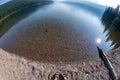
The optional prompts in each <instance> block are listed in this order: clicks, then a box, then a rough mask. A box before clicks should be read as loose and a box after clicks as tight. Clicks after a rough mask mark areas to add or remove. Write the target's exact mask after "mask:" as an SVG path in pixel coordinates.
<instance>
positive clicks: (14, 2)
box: [0, 0, 52, 19]
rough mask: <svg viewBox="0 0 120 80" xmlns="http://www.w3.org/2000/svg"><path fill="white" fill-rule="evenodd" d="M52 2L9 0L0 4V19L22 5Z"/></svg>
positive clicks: (48, 0) (42, 0)
mask: <svg viewBox="0 0 120 80" xmlns="http://www.w3.org/2000/svg"><path fill="white" fill-rule="evenodd" d="M50 2H52V1H51V0H11V1H9V2H7V3H5V4H3V5H0V19H2V18H4V17H5V16H7V15H9V14H10V13H13V12H15V11H17V10H19V9H22V8H24V7H30V6H34V5H44V4H47V3H50Z"/></svg>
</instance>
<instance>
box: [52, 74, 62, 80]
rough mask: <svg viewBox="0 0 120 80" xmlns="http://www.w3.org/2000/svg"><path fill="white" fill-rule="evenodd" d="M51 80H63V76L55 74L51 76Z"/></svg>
mask: <svg viewBox="0 0 120 80" xmlns="http://www.w3.org/2000/svg"><path fill="white" fill-rule="evenodd" d="M51 80H64V77H63V75H62V74H60V73H55V74H54V75H53V77H52V78H51Z"/></svg>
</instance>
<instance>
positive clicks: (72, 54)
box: [0, 3, 113, 63]
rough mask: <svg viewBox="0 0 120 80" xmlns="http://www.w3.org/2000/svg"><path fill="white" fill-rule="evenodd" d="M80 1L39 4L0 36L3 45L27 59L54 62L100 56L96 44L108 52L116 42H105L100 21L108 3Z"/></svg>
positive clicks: (1, 45)
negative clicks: (100, 4)
mask: <svg viewBox="0 0 120 80" xmlns="http://www.w3.org/2000/svg"><path fill="white" fill-rule="evenodd" d="M80 4H82V5H81V6H80V5H78V4H75V3H73V4H71V3H53V4H49V5H46V6H43V7H40V8H39V9H37V10H36V11H34V12H33V13H32V14H31V15H29V16H28V17H25V18H24V19H22V20H20V21H19V22H17V23H16V24H14V25H13V26H12V27H11V28H10V29H9V30H8V31H7V32H6V33H5V34H4V35H3V36H2V37H1V38H0V48H2V49H4V50H5V51H7V52H10V53H14V54H17V55H20V56H23V57H25V58H27V59H31V60H36V61H41V62H53V63H54V62H66V63H68V62H79V61H81V60H88V59H91V58H93V57H97V55H98V51H97V48H96V46H99V47H101V48H102V49H103V51H105V52H108V51H109V50H111V49H112V48H113V46H111V47H110V45H111V41H108V42H106V37H105V35H106V33H104V34H103V30H104V26H103V25H102V23H101V21H100V19H101V17H102V14H103V12H104V10H105V7H102V6H99V5H98V6H97V5H93V6H92V4H88V3H80ZM87 6H88V7H87ZM97 10H98V11H99V13H98V12H97Z"/></svg>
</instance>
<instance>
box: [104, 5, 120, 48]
mask: <svg viewBox="0 0 120 80" xmlns="http://www.w3.org/2000/svg"><path fill="white" fill-rule="evenodd" d="M102 23H103V24H104V25H105V28H104V32H106V31H107V34H106V37H107V39H106V41H109V40H110V41H112V44H111V46H113V45H114V48H118V47H120V37H119V36H120V11H119V6H117V8H112V7H108V8H106V10H105V12H104V14H103V16H102Z"/></svg>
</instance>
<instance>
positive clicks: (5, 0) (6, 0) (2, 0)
mask: <svg viewBox="0 0 120 80" xmlns="http://www.w3.org/2000/svg"><path fill="white" fill-rule="evenodd" d="M8 1H10V0H0V5H1V4H4V3H6V2H8Z"/></svg>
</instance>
